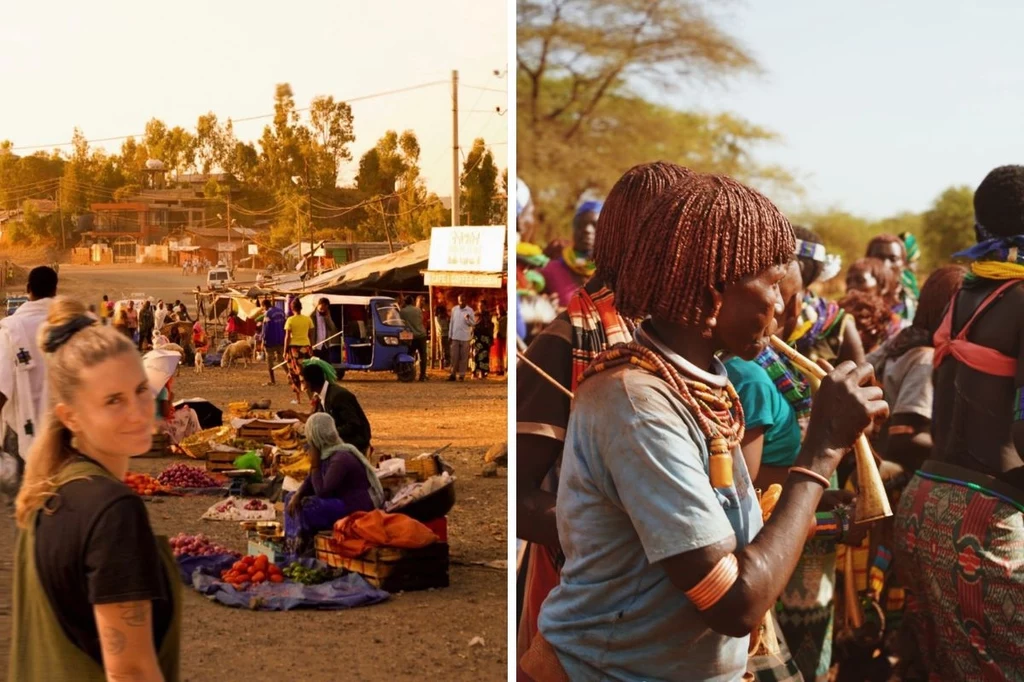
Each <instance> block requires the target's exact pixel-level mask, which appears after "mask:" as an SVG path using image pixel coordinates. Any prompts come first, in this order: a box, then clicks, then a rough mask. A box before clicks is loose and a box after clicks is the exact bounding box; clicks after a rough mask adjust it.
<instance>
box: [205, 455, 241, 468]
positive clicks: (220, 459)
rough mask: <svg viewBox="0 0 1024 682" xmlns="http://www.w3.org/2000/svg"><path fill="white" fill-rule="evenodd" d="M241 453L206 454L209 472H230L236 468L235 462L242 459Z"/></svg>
mask: <svg viewBox="0 0 1024 682" xmlns="http://www.w3.org/2000/svg"><path fill="white" fill-rule="evenodd" d="M243 454H244V453H241V452H217V451H216V450H210V451H209V452H207V453H206V470H207V471H230V470H232V469H234V468H235V465H234V461H235V460H236V459H238V458H239V457H241V456H242V455H243Z"/></svg>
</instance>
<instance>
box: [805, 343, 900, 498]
mask: <svg viewBox="0 0 1024 682" xmlns="http://www.w3.org/2000/svg"><path fill="white" fill-rule="evenodd" d="M873 378H874V369H872V367H871V365H869V364H862V365H855V364H853V363H852V362H844V363H842V364H840V365H839V367H837V368H835V369H833V370H831V371H830V372H829V374H828V376H826V377H825V378H824V379H822V381H821V388H819V389H818V393H817V395H816V396H815V398H814V406H813V407H812V408H811V420H810V424H809V425H808V427H807V437H806V438H805V440H804V447H803V449H802V450H801V456H800V460H798V462H799V463H800V464H802V465H803V466H809V467H810V468H811V469H812V470H813V471H815V472H816V473H819V474H821V475H822V476H825V477H826V478H828V477H829V476H831V475H832V472H834V471H835V469H836V466H838V465H839V461H840V460H841V459H842V458H843V455H845V454H846V453H847V452H849V451H850V448H852V447H853V443H854V441H856V440H857V438H859V437H860V435H861V434H862V433H863V432H864V430H865V429H867V428H868V427H869V426H871V424H872V423H873V422H874V421H875V420H876V419H884V418H885V417H887V416H888V414H889V405H888V404H887V403H886V402H885V400H884V399H883V394H882V389H881V388H879V387H878V386H875V385H874V384H872V379H873Z"/></svg>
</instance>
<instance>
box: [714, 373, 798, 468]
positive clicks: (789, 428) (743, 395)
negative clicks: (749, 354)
mask: <svg viewBox="0 0 1024 682" xmlns="http://www.w3.org/2000/svg"><path fill="white" fill-rule="evenodd" d="M725 369H726V371H727V372H728V373H729V381H731V382H732V385H733V386H734V387H735V388H736V393H737V394H738V395H739V397H740V404H741V405H743V418H744V421H745V423H746V427H747V429H756V428H764V446H763V448H762V450H761V463H762V464H766V465H768V466H775V467H786V466H792V464H793V462H795V461H796V456H797V454H798V453H799V452H800V424H799V423H798V422H797V420H796V411H795V410H794V409H793V407H792V406H791V405H790V404H789V402H788V401H787V400H786V399H785V398H784V397H783V396H782V394H781V393H779V391H778V389H776V388H775V384H774V383H773V382H772V380H771V378H770V377H769V376H768V372H766V371H765V370H764V368H763V367H761V365H759V364H757V363H756V362H747V361H746V360H741V359H739V358H735V357H733V358H729V359H728V360H726V361H725Z"/></svg>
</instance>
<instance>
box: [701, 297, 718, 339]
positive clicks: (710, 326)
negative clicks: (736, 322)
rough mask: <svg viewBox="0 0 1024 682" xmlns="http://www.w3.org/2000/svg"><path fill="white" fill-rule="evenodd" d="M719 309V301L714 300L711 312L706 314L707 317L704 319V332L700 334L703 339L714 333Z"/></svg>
mask: <svg viewBox="0 0 1024 682" xmlns="http://www.w3.org/2000/svg"><path fill="white" fill-rule="evenodd" d="M721 309H722V303H721V301H716V302H715V309H714V310H713V311H711V314H710V315H708V317H707V319H706V320H705V321H704V333H703V334H702V336H703V337H704V338H705V339H710V338H711V336H712V335H713V334H714V333H715V327H717V326H718V311H720V310H721Z"/></svg>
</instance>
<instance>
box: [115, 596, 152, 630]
mask: <svg viewBox="0 0 1024 682" xmlns="http://www.w3.org/2000/svg"><path fill="white" fill-rule="evenodd" d="M120 608H121V620H122V621H124V624H125V625H127V626H128V627H132V628H137V627H142V626H143V625H145V624H146V605H145V602H126V603H124V604H120Z"/></svg>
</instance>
